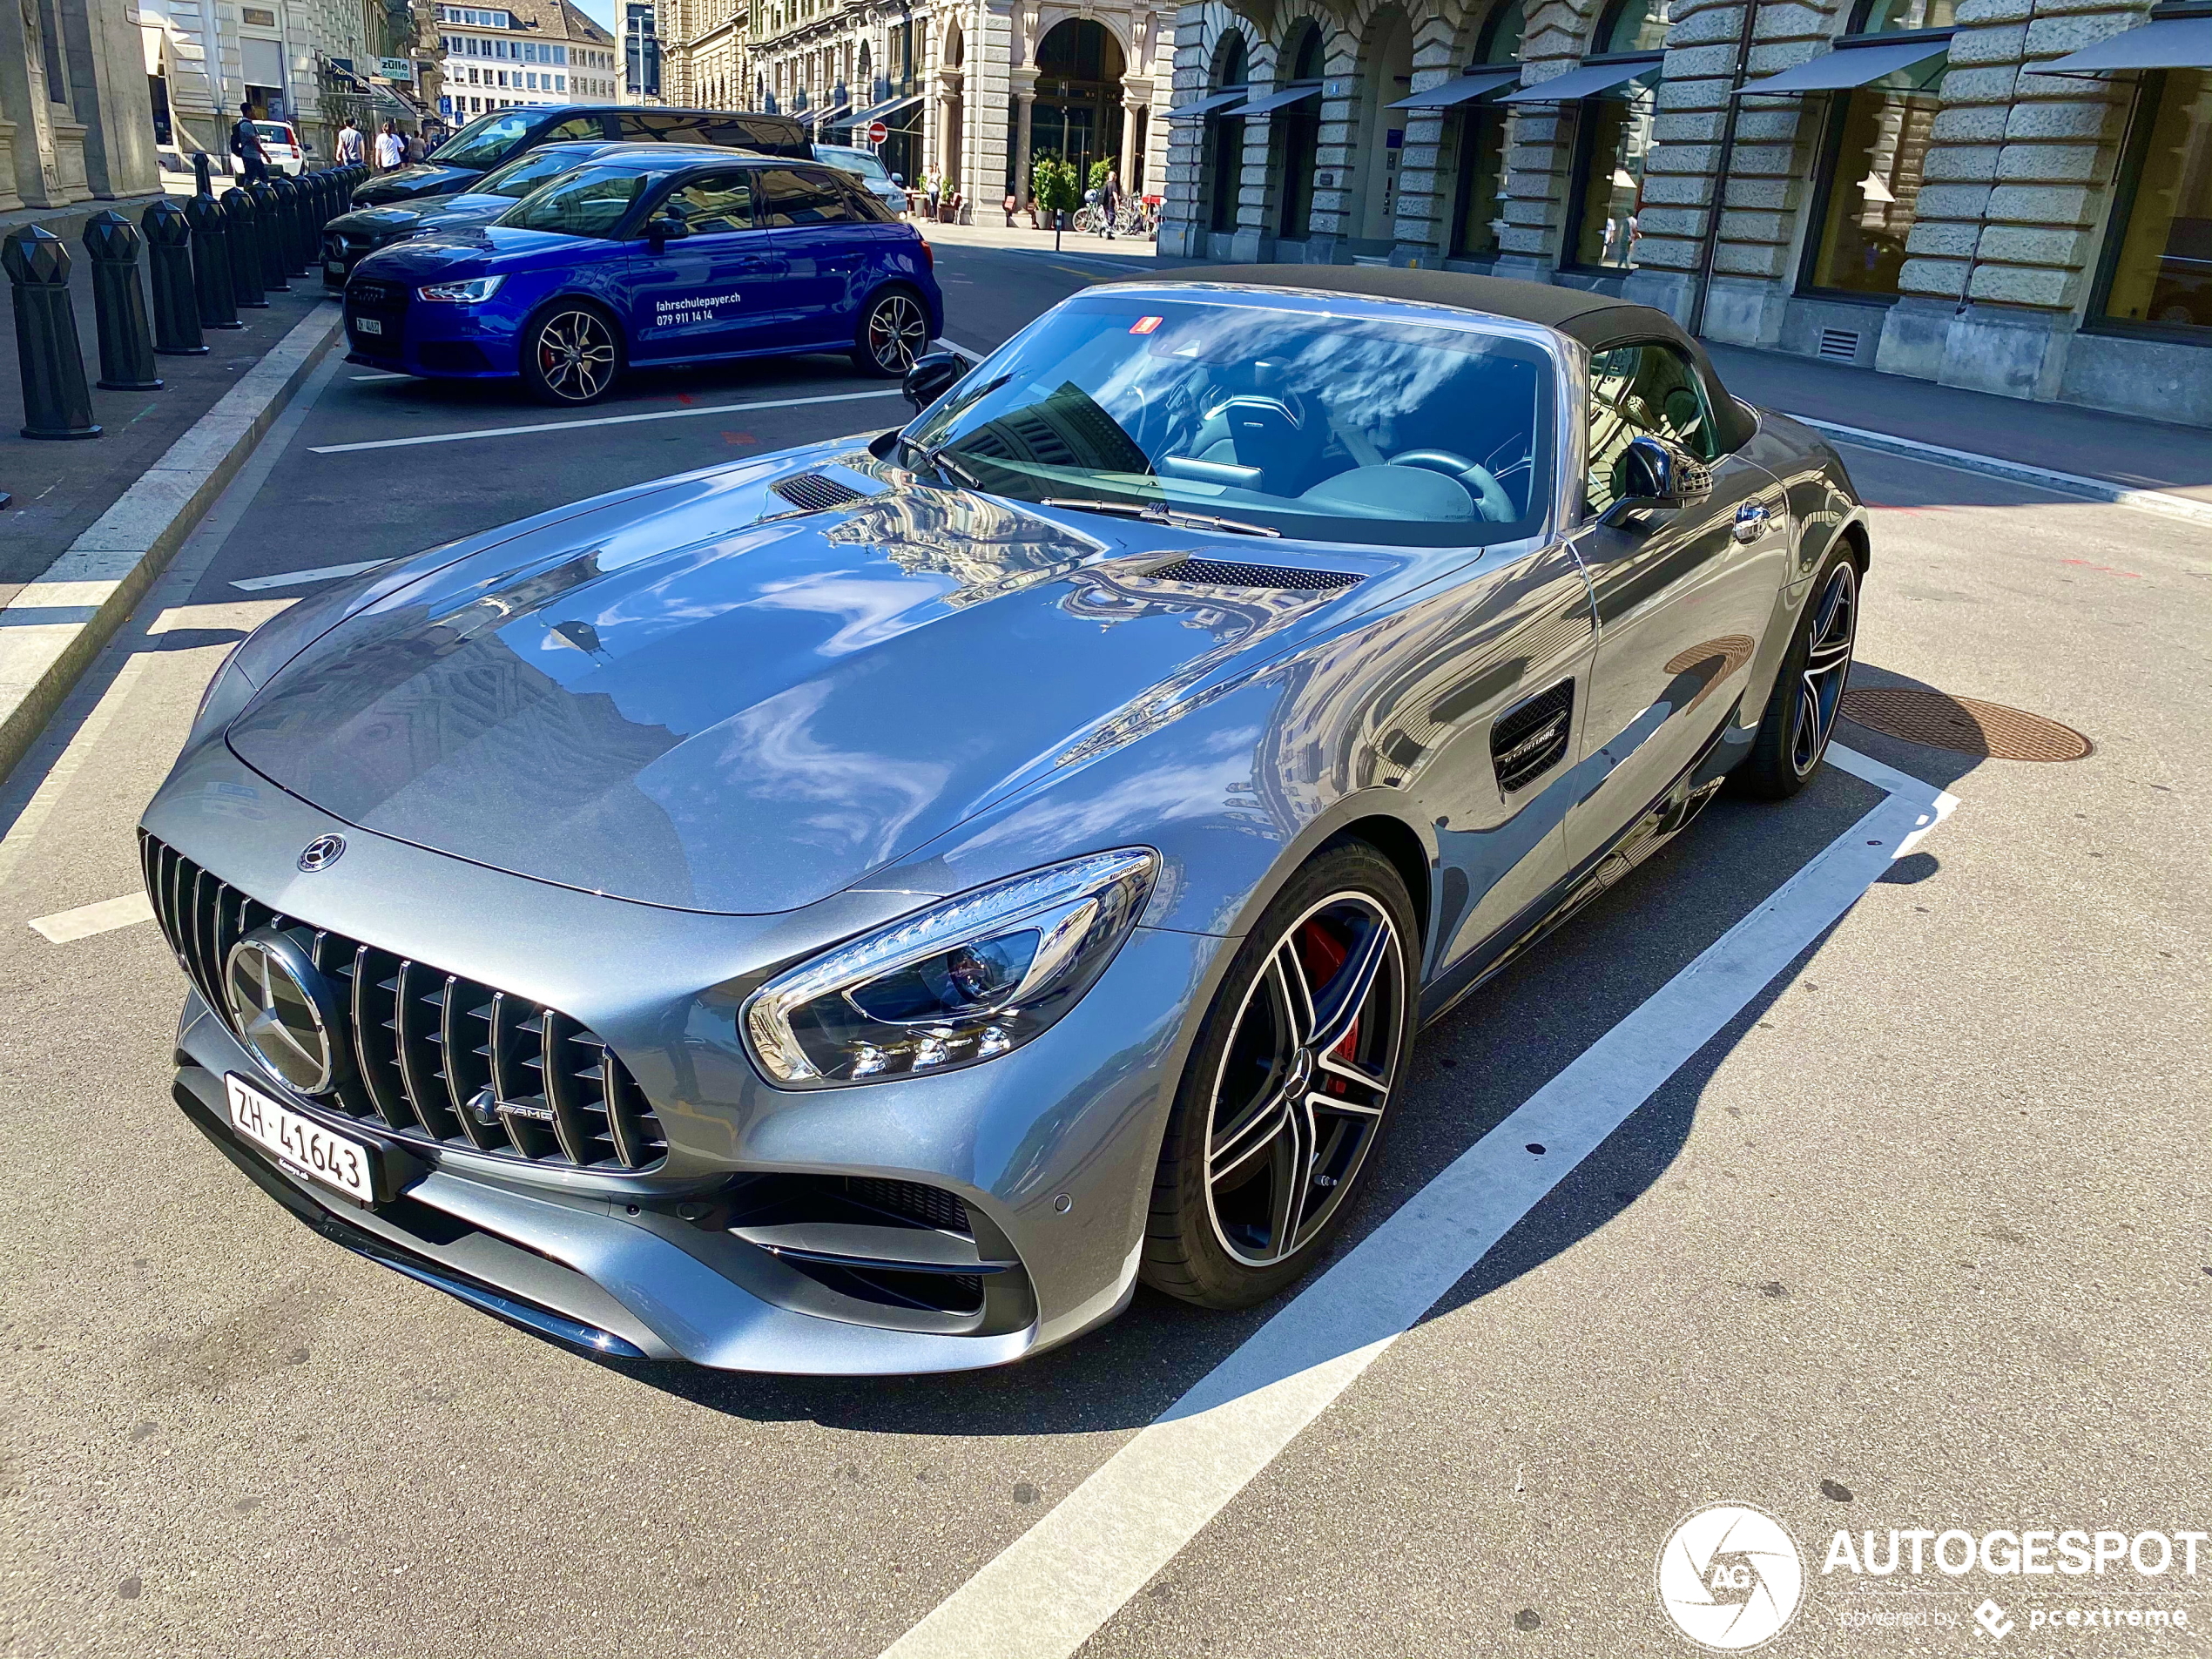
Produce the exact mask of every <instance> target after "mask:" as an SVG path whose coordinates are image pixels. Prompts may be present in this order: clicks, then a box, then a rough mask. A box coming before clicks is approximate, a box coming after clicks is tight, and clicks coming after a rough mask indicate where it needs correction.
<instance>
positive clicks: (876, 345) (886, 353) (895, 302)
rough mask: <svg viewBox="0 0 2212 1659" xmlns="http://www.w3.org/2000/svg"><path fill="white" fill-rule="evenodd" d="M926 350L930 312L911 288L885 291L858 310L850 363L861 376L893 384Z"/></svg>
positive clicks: (927, 346) (887, 289)
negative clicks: (870, 376) (866, 375)
mask: <svg viewBox="0 0 2212 1659" xmlns="http://www.w3.org/2000/svg"><path fill="white" fill-rule="evenodd" d="M928 349H929V312H928V310H927V307H924V306H923V305H922V303H921V295H920V294H918V293H915V292H914V290H913V289H912V288H886V289H884V290H883V291H882V292H881V293H878V294H876V295H874V296H873V298H872V299H870V300H869V301H868V302H867V305H866V306H864V307H862V308H861V311H860V327H858V328H856V329H854V330H853V366H854V367H855V368H858V369H859V370H860V373H862V374H873V375H874V376H876V377H877V378H878V379H880V380H887V381H895V380H897V379H899V378H900V376H902V375H904V374H906V372H907V369H909V368H912V367H914V359H915V358H917V357H919V356H921V354H922V353H924V352H926V351H927V350H928Z"/></svg>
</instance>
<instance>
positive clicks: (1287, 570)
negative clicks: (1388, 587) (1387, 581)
mask: <svg viewBox="0 0 2212 1659" xmlns="http://www.w3.org/2000/svg"><path fill="white" fill-rule="evenodd" d="M1150 577H1151V579H1152V580H1153V581H1155V582H1189V583H1196V584H1197V585H1198V586H1200V587H1206V588H1287V589H1291V590H1294V591H1298V592H1305V593H1325V592H1329V591H1332V590H1335V589H1338V588H1348V587H1350V586H1351V585H1352V583H1355V582H1358V581H1359V580H1361V579H1362V578H1360V577H1359V576H1357V575H1355V574H1354V573H1352V572H1351V571H1349V570H1305V569H1302V568H1301V567H1299V566H1298V565H1293V564H1238V563H1236V562H1235V561H1233V560H1230V559H1178V560H1177V561H1176V563H1173V564H1163V565H1162V566H1161V567H1160V568H1159V569H1158V570H1154V571H1151V572H1150Z"/></svg>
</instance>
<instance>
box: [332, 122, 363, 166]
mask: <svg viewBox="0 0 2212 1659" xmlns="http://www.w3.org/2000/svg"><path fill="white" fill-rule="evenodd" d="M338 165H340V166H341V167H357V166H359V165H361V129H360V128H359V127H357V126H355V125H354V123H353V119H352V118H351V117H348V118H347V121H346V125H344V126H342V127H340V128H339V129H338Z"/></svg>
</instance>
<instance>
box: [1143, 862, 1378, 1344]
mask: <svg viewBox="0 0 2212 1659" xmlns="http://www.w3.org/2000/svg"><path fill="white" fill-rule="evenodd" d="M1419 956H1420V932H1419V923H1418V922H1417V921H1416V920H1415V918H1414V915H1413V904H1412V901H1411V900H1409V899H1408V898H1407V897H1406V884H1405V882H1404V881H1403V880H1401V879H1400V878H1399V874H1398V871H1397V869H1396V868H1395V867H1393V865H1392V864H1391V862H1390V860H1387V859H1386V858H1385V857H1383V855H1382V854H1381V853H1378V852H1377V851H1375V849H1374V848H1373V847H1372V846H1368V845H1367V844H1366V843H1365V842H1363V841H1346V842H1340V843H1338V844H1336V845H1334V846H1328V847H1325V848H1323V849H1322V851H1321V852H1320V853H1317V854H1316V855H1315V856H1314V857H1313V859H1312V860H1311V861H1309V862H1308V863H1307V864H1306V865H1305V867H1304V868H1303V869H1301V870H1299V871H1298V873H1297V874H1296V875H1295V876H1293V877H1292V878H1291V881H1290V883H1289V885H1288V886H1287V887H1285V888H1284V889H1283V891H1282V892H1281V893H1280V894H1277V895H1276V898H1275V900H1274V901H1273V902H1272V903H1271V904H1270V905H1269V906H1268V907H1267V910H1266V912H1265V914H1263V915H1262V916H1261V918H1260V920H1259V923H1258V926H1257V927H1254V928H1253V929H1252V931H1251V934H1250V935H1249V936H1248V937H1247V938H1246V939H1245V940H1244V943H1243V944H1242V945H1241V946H1240V947H1238V951H1237V954H1236V957H1235V959H1234V960H1233V961H1231V964H1230V968H1229V972H1228V974H1227V975H1226V976H1225V977H1224V979H1223V981H1222V982H1221V987H1220V988H1219V989H1218V990H1217V992H1216V993H1215V995H1214V1000H1213V1005H1212V1007H1211V1008H1209V1009H1208V1010H1207V1013H1206V1016H1205V1023H1204V1026H1203V1027H1202V1028H1201V1029H1200V1031H1199V1034H1198V1042H1197V1048H1196V1049H1194V1050H1193V1051H1192V1053H1191V1055H1190V1063H1189V1064H1188V1065H1187V1066H1186V1067H1185V1068H1184V1076H1183V1082H1182V1085H1181V1087H1180V1088H1179V1089H1177V1092H1176V1102H1175V1107H1174V1109H1173V1110H1172V1112H1171V1113H1170V1116H1169V1119H1168V1128H1167V1135H1166V1138H1165V1142H1164V1143H1163V1146H1162V1148H1161V1151H1160V1163H1159V1170H1158V1171H1157V1174H1156V1176H1155V1177H1154V1178H1153V1184H1152V1208H1151V1215H1150V1218H1149V1220H1148V1221H1147V1223H1146V1225H1145V1235H1144V1253H1143V1260H1142V1264H1141V1265H1140V1267H1139V1269H1138V1271H1139V1273H1140V1275H1141V1276H1142V1277H1143V1280H1144V1282H1145V1283H1146V1284H1148V1285H1151V1286H1152V1287H1153V1288H1154V1289H1155V1290H1158V1291H1164V1292H1166V1293H1167V1294H1168V1295H1170V1296H1173V1297H1177V1298H1181V1299H1182V1300H1184V1301H1185V1302H1194V1303H1196V1304H1197V1305H1199V1306H1201V1307H1210V1308H1243V1307H1251V1306H1252V1305H1254V1304H1256V1303H1258V1302H1264V1301H1265V1300H1266V1299H1267V1298H1269V1297H1271V1296H1272V1295H1274V1294H1275V1293H1276V1292H1277V1291H1279V1290H1281V1289H1282V1288H1283V1287H1284V1286H1285V1285H1288V1284H1290V1283H1291V1281H1292V1280H1294V1279H1296V1278H1298V1277H1299V1276H1300V1275H1301V1274H1303V1273H1305V1271H1306V1270H1307V1269H1308V1268H1310V1267H1312V1265H1313V1264H1314V1262H1315V1261H1317V1260H1318V1259H1319V1258H1320V1257H1321V1256H1322V1254H1323V1253H1324V1252H1325V1251H1326V1250H1327V1248H1328V1245H1329V1241H1330V1240H1331V1239H1332V1238H1334V1237H1335V1235H1336V1233H1337V1231H1338V1229H1339V1227H1340V1226H1342V1224H1343V1221H1344V1217H1345V1211H1346V1209H1347V1207H1348V1205H1349V1204H1350V1202H1351V1199H1352V1194H1353V1193H1354V1192H1355V1191H1356V1190H1358V1188H1359V1178H1360V1177H1361V1176H1362V1174H1363V1173H1364V1172H1365V1171H1366V1170H1367V1169H1369V1168H1370V1167H1372V1163H1373V1162H1374V1154H1375V1151H1376V1149H1377V1148H1378V1147H1379V1145H1380V1144H1381V1143H1382V1140H1383V1136H1384V1134H1385V1132H1386V1130H1387V1129H1388V1127H1389V1123H1390V1119H1391V1116H1392V1114H1391V1111H1390V1109H1389V1108H1390V1106H1391V1103H1392V1101H1393V1098H1394V1096H1395V1094H1396V1090H1397V1089H1398V1088H1399V1084H1400V1082H1402V1080H1403V1079H1404V1077H1405V1076H1406V1066H1407V1064H1408V1063H1409V1062H1410V1061H1411V1059H1412V1057H1413V1031H1414V1025H1415V1015H1416V1014H1417V1012H1418V1008H1419V1002H1420V999H1419V988H1418V968H1417V963H1418V960H1419ZM1371 961H1372V964H1373V967H1372V972H1369V973H1366V988H1365V989H1364V990H1362V989H1361V988H1360V987H1359V980H1360V978H1361V976H1362V974H1363V972H1365V971H1366V968H1367V965H1368V964H1369V963H1370V962H1371ZM1287 974H1298V975H1299V976H1300V978H1299V984H1301V985H1303V986H1304V987H1305V992H1306V995H1305V1008H1306V1012H1305V1015H1304V1016H1303V1022H1302V1023H1301V1022H1300V1019H1299V1015H1298V1010H1297V1008H1296V1007H1295V1006H1294V1003H1293V999H1294V998H1296V997H1297V995H1298V988H1297V987H1295V986H1292V985H1291V984H1290V983H1288V981H1286V979H1285V975H1287ZM1285 1015H1288V1016H1289V1019H1290V1023H1289V1024H1287V1025H1286V1024H1285V1023H1284V1016H1285ZM1332 1030H1341V1032H1342V1034H1343V1035H1341V1036H1340V1037H1339V1038H1338V1039H1337V1040H1336V1041H1335V1042H1330V1041H1329V1038H1330V1036H1331V1034H1332ZM1300 1032H1302V1033H1303V1035H1302V1036H1301V1035H1298V1033H1300Z"/></svg>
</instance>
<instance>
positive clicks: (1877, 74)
mask: <svg viewBox="0 0 2212 1659" xmlns="http://www.w3.org/2000/svg"><path fill="white" fill-rule="evenodd" d="M1949 51H1951V43H1950V42H1949V41H1948V40H1893V41H1892V42H1890V43H1889V44H1886V45H1882V46H1838V48H1837V49H1836V50H1835V51H1827V52H1823V53H1821V54H1820V56H1819V57H1814V58H1810V59H1808V60H1807V61H1806V62H1804V63H1802V64H1798V65H1797V67H1796V68H1795V69H1785V70H1784V71H1782V72H1781V73H1780V74H1779V75H1769V76H1767V77H1766V78H1764V80H1757V81H1750V82H1747V83H1746V84H1743V85H1742V86H1739V87H1737V89H1736V90H1737V94H1738V96H1746V95H1755V96H1757V97H1759V98H1765V97H1767V96H1768V95H1770V94H1772V93H1785V92H1786V93H1796V92H1841V91H1846V90H1848V89H1850V88H1851V87H1854V86H1871V85H1872V84H1874V83H1875V82H1876V81H1878V80H1884V79H1886V78H1888V77H1890V76H1892V75H1904V74H1907V73H1910V72H1911V71H1914V70H1919V69H1925V67H1926V66H1927V65H1929V64H1935V63H1939V62H1940V61H1941V60H1942V59H1943V57H1945V56H1946V54H1948V53H1949Z"/></svg>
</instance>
